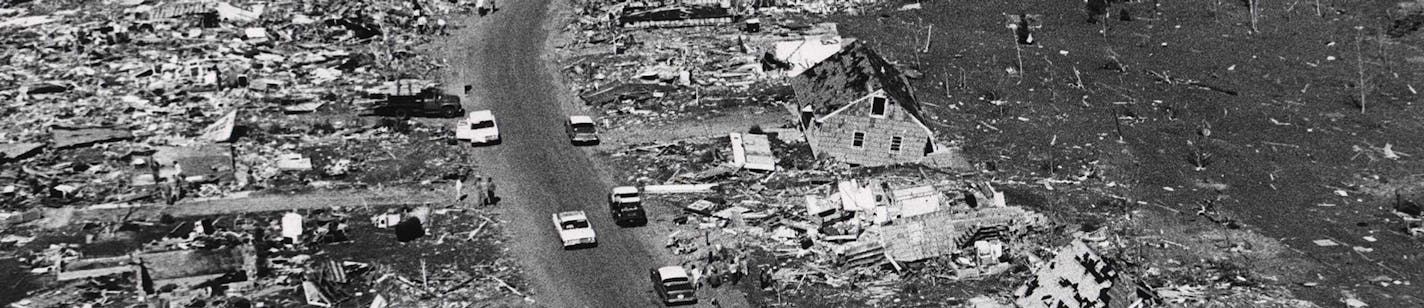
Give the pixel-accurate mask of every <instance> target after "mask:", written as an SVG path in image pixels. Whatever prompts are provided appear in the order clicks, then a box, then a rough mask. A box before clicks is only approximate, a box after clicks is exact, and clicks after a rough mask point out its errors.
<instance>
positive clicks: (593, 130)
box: [564, 116, 598, 145]
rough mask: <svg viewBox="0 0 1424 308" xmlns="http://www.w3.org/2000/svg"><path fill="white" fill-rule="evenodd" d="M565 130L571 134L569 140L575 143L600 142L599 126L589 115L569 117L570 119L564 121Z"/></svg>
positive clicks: (590, 143)
mask: <svg viewBox="0 0 1424 308" xmlns="http://www.w3.org/2000/svg"><path fill="white" fill-rule="evenodd" d="M564 132H565V133H568V134H569V141H572V142H573V143H574V145H585V144H589V145H592V144H598V126H597V125H594V124H593V118H590V117H588V116H571V117H569V120H568V121H564Z"/></svg>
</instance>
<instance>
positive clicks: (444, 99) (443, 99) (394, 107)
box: [363, 79, 465, 118]
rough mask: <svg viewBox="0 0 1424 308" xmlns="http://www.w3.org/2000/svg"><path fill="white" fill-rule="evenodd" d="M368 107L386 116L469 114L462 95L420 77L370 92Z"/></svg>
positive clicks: (373, 111)
mask: <svg viewBox="0 0 1424 308" xmlns="http://www.w3.org/2000/svg"><path fill="white" fill-rule="evenodd" d="M366 98H367V100H368V102H367V103H366V105H365V106H363V107H365V109H366V111H368V112H371V113H374V114H377V115H385V116H397V117H407V116H436V117H446V118H455V117H459V116H460V115H462V114H464V113H465V108H464V107H462V106H461V105H460V97H459V96H456V95H450V94H448V93H445V92H444V91H441V90H440V87H439V85H438V84H435V83H431V82H426V81H422V80H416V79H402V80H397V81H396V82H395V83H394V84H393V85H387V88H385V89H381V90H378V91H375V92H371V93H367V94H366Z"/></svg>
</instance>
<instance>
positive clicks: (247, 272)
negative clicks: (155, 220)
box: [54, 245, 257, 296]
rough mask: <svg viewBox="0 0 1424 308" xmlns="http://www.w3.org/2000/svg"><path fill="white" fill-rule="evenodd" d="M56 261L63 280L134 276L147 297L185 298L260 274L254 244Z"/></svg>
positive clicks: (58, 273)
mask: <svg viewBox="0 0 1424 308" xmlns="http://www.w3.org/2000/svg"><path fill="white" fill-rule="evenodd" d="M54 258H55V261H56V262H55V273H56V278H57V279H58V280H59V281H69V280H77V279H87V278H95V277H103V276H110V275H118V274H124V275H132V276H131V277H132V278H133V281H134V282H135V283H136V284H135V285H134V289H135V290H137V291H139V293H140V294H144V295H153V294H169V295H176V296H184V295H186V294H187V293H190V292H193V291H200V292H201V291H202V290H204V289H207V288H210V287H230V284H232V283H240V282H247V281H250V280H251V278H253V277H255V276H254V275H256V274H257V254H256V251H255V250H254V249H253V246H252V245H239V246H233V247H223V248H218V249H188V250H167V251H147V252H135V253H132V254H129V255H125V256H117V257H100V258H84V259H76V260H73V261H66V258H65V257H62V256H55V257H54ZM170 293H171V294H170ZM165 296H168V295H165Z"/></svg>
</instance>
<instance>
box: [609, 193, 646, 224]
mask: <svg viewBox="0 0 1424 308" xmlns="http://www.w3.org/2000/svg"><path fill="white" fill-rule="evenodd" d="M608 211H609V212H611V213H613V222H614V223H617V224H618V225H620V226H630V225H639V226H640V225H644V224H647V223H648V214H647V212H645V211H643V198H642V196H641V195H639V194H638V188H637V187H633V186H618V187H614V188H613V191H612V192H609V193H608Z"/></svg>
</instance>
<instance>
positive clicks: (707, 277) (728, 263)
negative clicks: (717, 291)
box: [688, 245, 748, 288]
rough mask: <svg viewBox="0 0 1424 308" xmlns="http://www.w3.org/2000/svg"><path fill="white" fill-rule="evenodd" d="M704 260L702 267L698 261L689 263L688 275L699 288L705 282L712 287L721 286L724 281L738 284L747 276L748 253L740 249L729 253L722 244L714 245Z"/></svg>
mask: <svg viewBox="0 0 1424 308" xmlns="http://www.w3.org/2000/svg"><path fill="white" fill-rule="evenodd" d="M702 261H703V262H701V263H702V264H703V266H702V267H700V268H699V267H698V266H697V264H696V263H693V264H690V265H688V275H690V276H692V277H690V278H692V281H693V283H694V284H695V285H696V286H697V287H699V288H700V287H701V286H702V284H703V283H704V282H705V283H706V284H707V285H708V286H710V287H712V288H719V287H721V286H722V284H724V283H725V284H730V285H737V284H739V283H741V281H742V278H744V277H746V276H747V261H748V260H747V258H746V255H745V254H743V253H741V252H739V251H738V252H735V253H728V252H727V250H726V249H724V247H722V245H716V246H713V247H712V249H710V250H708V251H707V256H706V258H704V259H703V260H702Z"/></svg>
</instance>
